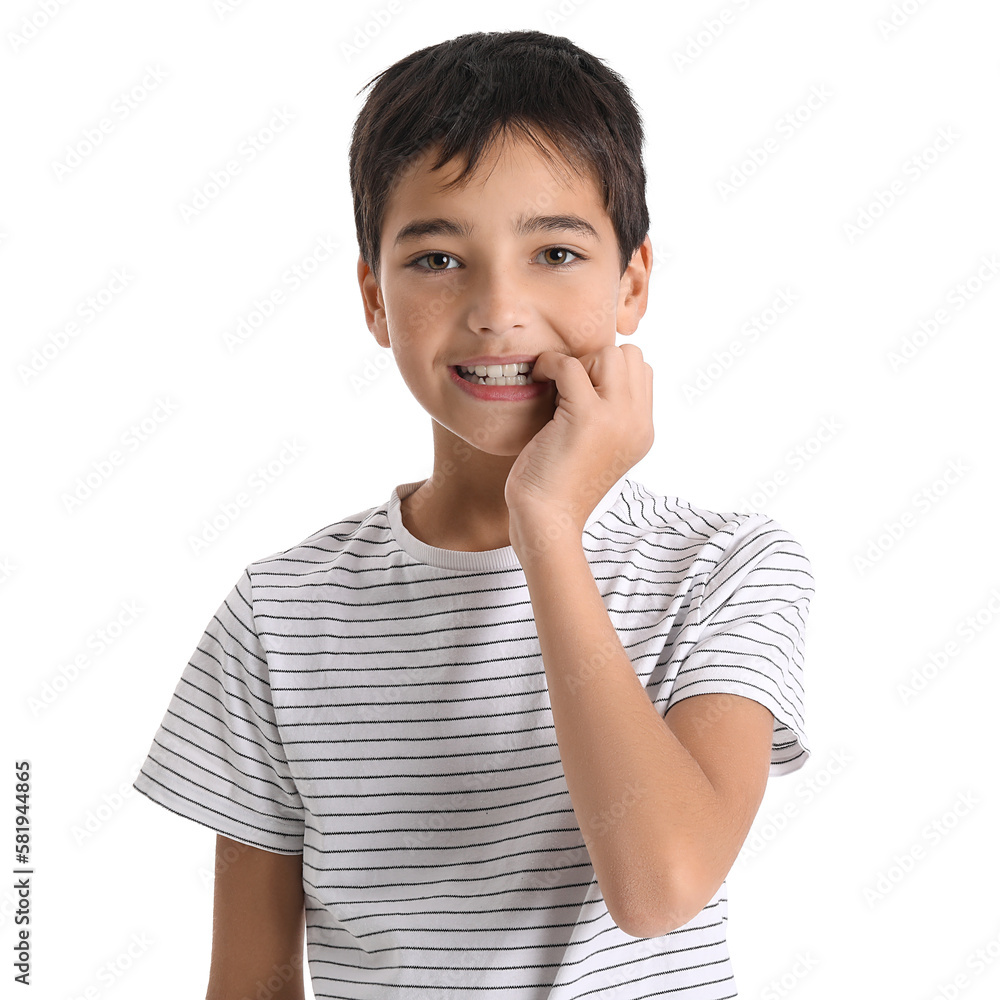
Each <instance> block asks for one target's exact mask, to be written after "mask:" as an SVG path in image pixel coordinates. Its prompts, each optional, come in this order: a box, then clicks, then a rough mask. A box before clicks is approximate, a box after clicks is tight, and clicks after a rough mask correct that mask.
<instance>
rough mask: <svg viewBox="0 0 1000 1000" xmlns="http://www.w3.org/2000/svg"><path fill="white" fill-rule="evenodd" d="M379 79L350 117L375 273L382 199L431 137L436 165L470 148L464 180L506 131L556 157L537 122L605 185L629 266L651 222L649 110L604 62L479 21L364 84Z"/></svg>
mask: <svg viewBox="0 0 1000 1000" xmlns="http://www.w3.org/2000/svg"><path fill="white" fill-rule="evenodd" d="M372 84H374V87H373V89H372V90H371V93H370V94H369V95H368V98H367V100H366V101H365V104H364V107H363V108H362V109H361V111H360V113H359V114H358V117H357V120H356V121H355V123H354V129H353V132H352V136H351V149H350V174H351V192H352V194H353V197H354V221H355V225H356V227H357V233H358V246H359V247H360V250H361V255H362V258H363V259H364V261H365V263H366V264H367V265H368V266H369V268H371V271H372V274H373V275H374V276H375V279H376V281H378V280H379V254H380V242H381V232H382V223H383V221H384V218H385V211H386V206H387V205H388V202H389V197H390V195H391V193H392V191H393V189H394V187H395V185H396V184H397V183H398V182H399V181H400V179H401V178H402V177H404V176H405V174H406V167H407V166H408V165H415V163H416V161H417V158H418V157H419V156H420V154H421V153H423V152H424V151H425V150H427V149H429V148H430V147H432V146H434V145H439V146H440V155H439V156H438V157H437V160H436V162H435V163H434V164H433V166H432V167H431V169H433V170H437V169H439V168H440V167H442V166H443V165H444V164H445V163H447V162H448V161H449V160H451V159H452V157H454V156H456V155H458V154H463V156H464V157H465V159H466V166H465V168H464V170H463V171H462V173H461V174H460V175H459V176H458V177H456V178H455V180H454V181H453V182H452V184H458V183H459V182H461V181H462V180H463V179H464V178H465V177H466V176H467V175H469V174H471V173H472V172H473V171H474V170H475V167H476V163H477V162H478V160H479V157H480V156H481V154H482V153H483V151H484V149H488V148H489V147H490V145H491V144H492V142H493V140H494V139H495V138H497V137H498V136H500V135H504V134H508V133H511V134H515V133H516V134H520V135H523V136H524V137H525V138H526V139H528V140H529V141H532V142H534V143H535V144H536V145H537V146H538V148H539V150H540V151H541V152H542V153H543V154H545V155H546V157H547V158H549V159H550V160H551V156H549V153H548V150H546V149H545V148H544V147H543V146H542V145H541V144H540V143H539V140H538V138H537V132H540V133H541V134H542V135H544V136H545V137H546V138H547V139H548V140H549V142H551V143H552V144H553V145H554V146H555V147H556V148H557V149H558V150H559V152H560V153H561V154H562V155H563V156H564V157H565V158H566V160H567V161H569V163H571V164H572V165H573V167H574V169H576V170H577V171H578V172H579V173H581V174H587V175H589V176H591V177H592V178H593V179H594V180H595V182H596V184H597V186H598V189H599V190H601V191H602V192H603V197H604V207H605V210H606V211H607V213H608V215H609V216H610V218H611V221H612V223H613V225H614V229H615V235H616V236H617V239H618V250H619V256H620V263H621V273H622V274H624V273H625V269H626V267H627V266H628V263H629V261H630V260H631V258H632V255H633V253H635V251H636V250H637V249H638V248H639V246H641V244H642V241H643V240H644V239H645V238H646V234H647V232H648V231H649V210H648V208H647V206H646V172H645V169H644V168H643V164H642V144H643V129H642V119H641V118H640V116H639V111H638V108H637V107H636V105H635V103H634V101H633V99H632V95H631V93H630V92H629V89H628V86H627V85H626V84H625V81H624V80H623V79H622V78H621V77H620V76H619V75H618V74H617V73H615V72H614V70H612V69H610V68H608V67H607V66H605V65H604V64H603V63H602V61H601V60H599V59H597V58H596V57H594V56H592V55H591V54H590V53H589V52H585V51H584V50H583V49H581V48H579V47H578V46H576V45H574V44H573V42H571V41H570V40H569V39H568V38H563V37H559V36H556V35H548V34H546V33H544V32H542V31H506V32H502V31H486V32H483V31H480V32H476V33H474V34H468V35H459V36H458V37H457V38H453V39H451V40H449V41H445V42H439V43H438V44H437V45H429V46H427V47H426V48H423V49H420V50H418V51H417V52H413V53H411V54H410V55H408V56H405V57H404V58H403V59H400V60H399V61H398V62H396V63H394V64H393V65H392V66H390V67H388V68H387V69H385V70H383V71H382V72H381V73H379V74H378V75H377V76H375V77H373V78H372V79H371V80H369V81H368V83H367V84H365V86H364V87H362V88H361V90H360V91H358V93H359V94H360V93H362V92H363V91H364V90H366V89H367V88H368V87H371V86H372ZM536 130H537V132H536ZM449 186H451V185H449Z"/></svg>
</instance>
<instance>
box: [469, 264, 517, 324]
mask: <svg viewBox="0 0 1000 1000" xmlns="http://www.w3.org/2000/svg"><path fill="white" fill-rule="evenodd" d="M467 292H468V295H469V312H468V323H469V328H470V329H471V330H474V331H475V332H476V333H483V334H504V333H506V332H507V331H508V330H512V329H514V328H515V327H519V326H524V324H525V321H526V319H527V312H528V303H527V301H526V292H525V289H524V287H523V285H522V284H521V283H520V281H519V280H518V277H517V273H516V271H515V269H514V268H512V267H507V266H502V265H497V266H494V267H489V268H483V269H482V270H481V271H480V273H479V274H478V275H476V278H475V280H474V281H473V282H472V283H471V284H470V285H468V286H467Z"/></svg>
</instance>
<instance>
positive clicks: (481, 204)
mask: <svg viewBox="0 0 1000 1000" xmlns="http://www.w3.org/2000/svg"><path fill="white" fill-rule="evenodd" d="M539 138H540V141H541V142H543V143H544V145H545V148H546V149H547V150H548V152H549V157H551V159H550V158H548V157H546V156H545V155H544V154H543V153H542V152H541V151H540V150H539V149H538V147H537V146H536V145H535V144H534V143H533V142H531V141H530V140H529V139H526V138H524V137H521V136H511V135H505V136H503V137H502V138H501V139H499V140H498V141H496V142H494V143H493V145H492V146H490V147H488V148H486V149H484V151H483V153H482V154H481V156H480V157H479V160H478V161H477V163H476V168H475V170H474V171H473V172H472V173H471V174H466V176H465V177H464V178H463V179H462V180H461V181H460V182H458V183H456V184H454V185H452V186H449V184H450V183H451V182H452V181H455V180H456V179H457V178H458V176H459V174H461V172H462V170H463V168H464V167H465V164H466V160H465V158H464V157H461V156H456V157H453V158H452V159H451V160H449V161H448V162H447V163H445V164H444V165H443V166H442V167H440V168H439V169H437V170H432V169H431V168H432V166H433V164H434V163H435V161H436V159H437V157H438V155H439V152H440V150H439V148H438V147H436V146H435V147H433V148H430V149H428V150H425V151H423V152H422V153H421V154H420V155H419V156H418V157H415V158H414V160H413V161H412V162H411V163H408V164H407V165H406V167H405V168H404V169H403V170H402V171H401V173H400V176H399V177H398V178H397V180H396V182H395V184H394V186H393V189H392V192H391V194H390V196H389V201H388V204H387V206H386V213H385V219H384V223H385V224H384V227H383V236H384V235H386V234H387V230H389V229H390V227H392V226H394V227H395V228H393V229H392V232H391V233H388V235H390V236H392V237H393V238H394V236H395V231H396V229H398V228H399V225H400V224H401V223H405V222H406V221H407V219H406V217H407V216H416V215H426V214H428V213H429V212H430V211H435V212H444V211H448V210H457V211H464V212H465V213H466V214H468V215H470V216H471V215H484V214H488V213H489V212H490V211H492V210H503V211H505V212H512V213H514V214H517V215H521V216H526V215H532V214H536V213H537V214H558V213H559V212H561V211H562V212H569V211H571V210H572V211H573V212H574V213H577V214H584V215H585V216H586V217H587V219H588V220H589V221H590V222H592V223H593V225H594V226H595V227H596V228H597V229H599V230H600V229H601V228H602V224H603V225H604V228H605V229H608V228H610V226H611V220H610V217H608V216H607V213H606V212H605V210H604V202H603V198H602V196H601V191H600V189H599V188H598V185H597V183H596V181H595V179H594V177H593V176H592V175H591V173H590V172H589V170H588V171H585V172H581V171H580V169H579V168H577V167H575V166H574V165H573V164H571V163H570V162H569V161H568V160H567V159H566V157H565V156H564V155H563V154H562V153H561V152H560V151H559V150H558V149H557V148H556V147H555V146H554V145H552V143H551V142H549V141H548V140H547V139H546V138H544V137H539Z"/></svg>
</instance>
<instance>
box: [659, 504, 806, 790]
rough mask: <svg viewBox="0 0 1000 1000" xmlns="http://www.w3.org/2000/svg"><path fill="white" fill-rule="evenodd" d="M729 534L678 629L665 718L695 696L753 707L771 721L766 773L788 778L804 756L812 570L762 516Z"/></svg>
mask: <svg viewBox="0 0 1000 1000" xmlns="http://www.w3.org/2000/svg"><path fill="white" fill-rule="evenodd" d="M727 532H728V537H729V540H728V541H727V542H726V543H725V544H724V545H723V548H722V551H721V555H720V556H719V558H718V561H717V562H716V563H715V565H714V566H713V568H712V569H711V571H709V572H708V573H707V574H706V576H705V579H704V585H703V588H702V589H701V590H700V596H699V599H698V600H695V601H694V602H693V605H692V620H691V621H690V622H689V623H685V627H684V628H683V629H682V630H681V636H682V637H683V642H679V643H678V644H676V645H675V647H674V648H673V649H672V650H671V651H670V657H671V659H670V661H669V662H668V664H667V671H666V674H665V679H664V682H663V683H664V686H665V687H667V688H669V694H668V697H667V706H666V708H665V709H664V714H666V713H667V712H669V711H670V709H671V707H672V706H674V705H676V704H677V703H678V702H680V701H683V700H684V699H685V698H690V697H692V696H694V695H699V694H710V693H729V694H736V695H740V696H742V697H744V698H750V699H752V700H753V701H756V702H759V703H760V704H762V705H764V706H765V707H766V708H767V709H768V710H769V711H770V712H771V714H772V715H773V716H774V733H773V736H772V741H771V764H770V770H769V773H770V774H772V775H779V774H787V773H790V772H792V771H797V770H798V769H799V768H800V767H802V765H803V764H805V763H806V761H807V760H808V759H809V755H810V749H809V744H808V741H807V738H806V731H805V718H804V695H805V691H804V671H803V655H804V640H805V628H806V620H807V618H808V615H809V606H810V601H811V599H812V595H813V592H814V586H813V583H814V581H813V574H812V567H811V565H810V563H809V559H808V558H807V556H806V555H805V553H804V552H803V550H802V547H801V546H800V545H799V543H798V542H797V541H796V540H795V539H794V538H793V537H792V536H791V535H790V534H789V533H788V532H787V531H785V529H784V528H782V527H781V526H780V525H778V524H777V523H776V522H775V521H774V520H772V519H771V518H768V517H766V516H765V515H763V514H755V515H752V516H751V517H749V518H748V519H747V520H746V521H744V522H740V523H736V524H734V523H732V522H730V523H729V524H728V525H727ZM725 537H726V533H722V532H720V534H719V535H718V536H717V537H716V538H715V539H713V541H714V542H718V543H719V544H720V545H721V544H722V539H724V538H725Z"/></svg>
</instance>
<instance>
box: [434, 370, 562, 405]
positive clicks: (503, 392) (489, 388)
mask: <svg viewBox="0 0 1000 1000" xmlns="http://www.w3.org/2000/svg"><path fill="white" fill-rule="evenodd" d="M463 363H464V362H463ZM475 363H476V364H485V363H486V362H484V361H477V362H475ZM508 363H509V364H513V362H508ZM448 374H449V375H450V376H451V380H452V382H455V383H456V384H457V385H458V386H459V387H460V388H461V389H463V390H464V391H465V392H467V393H468V394H469V395H470V396H473V397H475V398H476V399H485V400H494V401H503V402H508V403H511V402H513V403H516V402H518V401H520V400H522V399H536V398H537V397H538V396H543V395H544V394H545V393H546V392H548V391H549V388H550V386H552V385H554V383H552V382H529V383H528V384H527V385H479V384H478V383H473V382H467V381H466V380H465V379H464V378H462V376H461V375H459V374H458V367H457V366H456V365H449V366H448Z"/></svg>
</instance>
